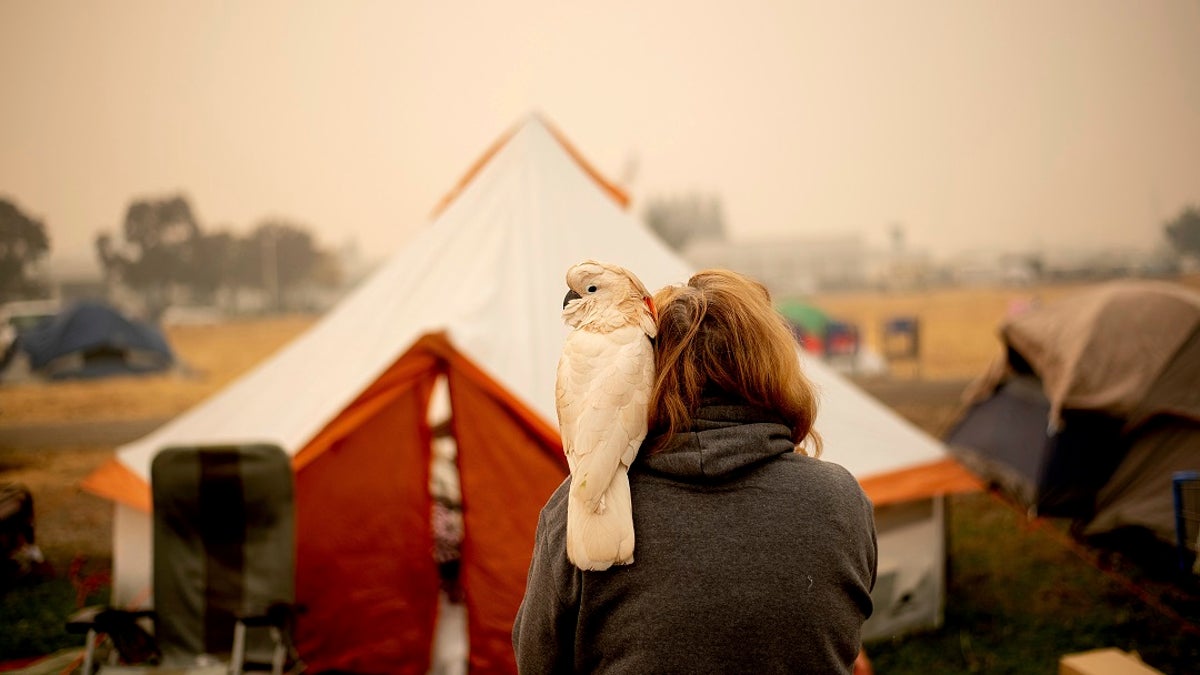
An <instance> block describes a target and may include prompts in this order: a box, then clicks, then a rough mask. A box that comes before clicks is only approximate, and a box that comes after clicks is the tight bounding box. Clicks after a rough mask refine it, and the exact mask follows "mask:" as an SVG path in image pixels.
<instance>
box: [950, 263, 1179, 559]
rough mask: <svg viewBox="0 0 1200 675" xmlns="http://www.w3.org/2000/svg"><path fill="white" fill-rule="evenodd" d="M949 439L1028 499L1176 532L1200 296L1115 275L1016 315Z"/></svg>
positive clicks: (1041, 507)
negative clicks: (1177, 480)
mask: <svg viewBox="0 0 1200 675" xmlns="http://www.w3.org/2000/svg"><path fill="white" fill-rule="evenodd" d="M1000 336H1001V339H1002V341H1003V343H1004V346H1005V352H1004V354H1003V356H1002V357H1001V358H1000V359H998V360H997V361H996V363H994V364H993V366H992V368H991V369H990V370H989V371H988V372H987V373H986V374H985V375H984V376H983V377H981V378H980V380H979V381H978V382H976V383H975V385H974V386H973V387H972V388H971V390H970V392H969V398H970V401H969V402H970V404H971V406H970V407H969V409H968V410H967V412H966V413H965V415H964V416H963V418H962V420H961V421H960V422H959V423H958V425H957V426H956V427H955V429H954V430H953V431H951V433H950V435H949V437H948V439H947V440H948V442H949V444H950V446H951V448H952V450H953V451H954V452H956V453H957V454H958V455H959V456H960V457H961V458H963V459H964V461H966V462H967V463H968V464H969V465H971V466H972V467H973V468H974V469H976V471H978V472H979V473H981V474H983V475H984V476H985V477H986V478H988V479H990V480H993V481H994V482H996V483H998V484H1000V485H1001V486H1002V487H1003V488H1005V489H1007V490H1008V491H1009V492H1011V493H1012V494H1013V496H1015V497H1016V498H1017V499H1018V500H1019V501H1021V502H1023V503H1025V505H1026V506H1028V507H1029V508H1030V509H1031V510H1034V511H1036V512H1039V513H1043V514H1048V515H1065V516H1071V517H1075V518H1078V519H1079V520H1080V522H1081V523H1086V525H1085V527H1084V532H1085V533H1086V534H1089V535H1098V534H1103V533H1106V532H1111V531H1113V530H1116V529H1119V528H1124V527H1141V528H1146V529H1148V530H1150V531H1151V532H1153V533H1154V535H1155V536H1156V537H1157V538H1159V539H1161V540H1163V541H1164V542H1170V543H1174V542H1175V520H1174V506H1173V500H1172V489H1171V480H1172V474H1173V473H1174V472H1175V471H1178V470H1186V469H1192V470H1195V469H1200V386H1197V385H1198V383H1200V293H1197V292H1196V291H1195V290H1192V289H1190V288H1187V287H1185V286H1182V285H1179V284H1173V283H1168V282H1157V281H1118V282H1111V283H1107V284H1102V285H1099V286H1097V287H1095V288H1092V289H1088V290H1084V291H1081V292H1079V293H1077V294H1074V295H1071V296H1068V297H1065V298H1062V299H1061V300H1059V301H1057V302H1055V303H1052V304H1048V305H1046V306H1044V307H1037V308H1034V309H1032V310H1029V311H1027V312H1025V313H1023V314H1020V315H1017V316H1015V317H1012V318H1010V319H1008V320H1007V321H1006V322H1005V323H1004V324H1003V325H1002V326H1001V328H1000Z"/></svg>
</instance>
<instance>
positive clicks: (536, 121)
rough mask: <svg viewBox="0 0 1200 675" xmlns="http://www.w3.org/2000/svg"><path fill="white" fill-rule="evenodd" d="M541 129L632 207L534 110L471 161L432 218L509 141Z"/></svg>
mask: <svg viewBox="0 0 1200 675" xmlns="http://www.w3.org/2000/svg"><path fill="white" fill-rule="evenodd" d="M539 130H540V131H541V132H543V133H546V134H548V135H549V136H550V137H551V138H552V139H553V140H554V141H555V142H556V143H558V145H559V146H561V147H562V149H563V150H564V151H566V153H567V155H568V156H570V158H571V159H572V160H573V161H574V162H575V163H576V164H577V165H579V168H580V169H583V172H584V173H585V174H587V175H588V177H589V178H591V179H592V180H593V181H595V183H596V184H597V185H598V186H599V187H600V189H601V190H603V191H604V192H605V193H606V194H607V195H608V196H609V197H610V198H611V199H612V200H613V201H614V202H616V203H617V204H618V205H619V206H620V207H621V208H622V209H626V208H628V207H629V201H630V199H629V195H628V194H627V193H626V192H625V191H624V190H623V189H621V188H620V187H619V186H618V185H617V184H616V183H614V182H612V181H610V180H608V179H607V178H605V177H604V176H603V175H601V174H600V172H599V171H597V170H596V168H595V167H593V166H592V165H591V164H590V163H589V162H588V161H587V159H586V158H584V156H583V155H581V154H580V153H579V151H578V150H576V149H575V146H574V145H572V144H571V142H570V141H569V140H567V137H566V136H564V135H563V134H562V132H561V131H559V130H558V127H556V126H555V125H554V123H553V122H551V121H550V119H549V117H547V116H546V115H545V113H543V112H541V111H540V110H533V111H530V112H528V113H526V114H525V115H524V116H523V117H522V119H521V120H520V121H519V122H517V123H516V124H514V125H512V126H511V127H509V128H508V130H507V131H505V132H504V133H503V134H501V135H500V137H499V138H497V139H496V140H495V141H493V142H492V145H491V146H489V147H488V149H487V150H485V151H484V153H483V154H482V155H480V157H479V159H477V160H475V163H474V164H472V165H471V167H470V168H469V169H467V172H466V173H465V174H463V177H462V178H460V179H459V181H458V183H457V184H455V186H454V187H453V188H452V189H451V190H450V192H448V193H446V195H445V196H444V197H442V199H441V200H440V201H439V202H438V203H437V206H435V207H434V209H433V212H432V213H431V214H430V220H436V219H437V218H438V216H440V215H441V214H442V213H444V212H445V211H446V209H447V208H449V206H450V204H452V203H454V200H455V199H457V198H458V195H460V194H462V192H463V191H464V190H466V189H467V186H469V185H470V184H471V183H472V182H473V181H474V180H475V178H476V177H477V176H478V175H479V174H480V172H482V171H483V169H484V168H485V167H486V166H487V165H488V164H490V163H491V161H492V159H493V158H494V157H495V156H496V155H498V154H499V153H500V152H501V151H503V150H504V149H505V148H506V147H508V145H509V144H510V143H512V142H513V141H514V140H515V139H517V138H518V137H521V136H525V135H527V134H530V133H537V132H538V131H539Z"/></svg>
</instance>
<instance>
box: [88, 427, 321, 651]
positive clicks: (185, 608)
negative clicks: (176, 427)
mask: <svg viewBox="0 0 1200 675" xmlns="http://www.w3.org/2000/svg"><path fill="white" fill-rule="evenodd" d="M150 489H151V493H152V496H153V502H154V514H153V519H154V543H153V557H154V584H153V586H154V609H153V610H146V611H136V610H135V611H129V610H120V609H111V608H91V609H89V610H84V611H83V612H80V613H79V614H77V615H76V616H75V617H72V619H71V620H70V621H69V622H68V630H71V631H72V632H77V633H84V632H86V633H87V649H86V651H85V656H84V665H83V670H82V673H83V674H84V675H90V674H91V673H92V667H93V664H94V662H95V661H96V656H95V655H96V648H97V643H98V642H100V640H98V637H99V636H100V635H101V634H104V636H106V637H107V638H108V639H109V640H110V642H111V645H112V647H113V648H112V649H111V650H110V658H109V661H110V663H109V664H107V665H105V666H104V667H102V668H101V672H104V673H123V672H130V673H133V672H137V673H146V672H171V673H189V674H191V673H205V674H207V673H213V674H216V673H233V674H234V675H238V674H240V673H242V672H243V671H244V670H265V667H264V666H269V667H270V670H271V672H272V673H275V674H276V675H279V674H280V673H283V672H284V670H285V668H287V669H288V671H289V672H299V670H301V669H302V667H303V666H302V664H301V663H300V661H299V659H298V658H297V656H296V654H295V650H294V649H293V647H292V644H291V627H292V623H293V621H294V616H295V614H294V607H293V599H294V593H295V591H294V589H295V583H294V578H295V515H294V513H295V511H294V505H293V476H292V469H291V462H290V461H289V458H288V456H287V455H286V454H285V453H284V452H283V450H281V449H280V448H278V447H276V446H273V445H236V446H234V445H231V446H210V447H173V448H167V449H164V450H162V451H161V452H159V453H158V455H156V456H155V458H154V461H153V463H152V465H151V469H150ZM147 623H149V626H146V624H147ZM147 628H149V629H150V630H147Z"/></svg>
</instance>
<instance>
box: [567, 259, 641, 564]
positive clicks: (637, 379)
mask: <svg viewBox="0 0 1200 675" xmlns="http://www.w3.org/2000/svg"><path fill="white" fill-rule="evenodd" d="M567 286H568V287H569V288H570V291H569V292H568V293H567V296H566V298H564V299H563V311H562V316H563V321H564V322H565V323H566V324H567V325H568V326H570V327H571V329H572V330H571V332H570V333H569V334H568V335H567V338H566V341H565V343H564V345H563V351H562V356H561V357H560V358H559V361H558V382H557V386H556V388H555V389H556V391H555V394H556V400H557V405H558V425H559V429H560V430H561V432H562V443H563V451H564V452H565V453H566V455H567V464H568V465H569V466H570V468H571V488H570V493H569V496H568V498H567V557H568V558H569V559H570V560H571V562H572V563H574V564H575V565H576V566H577V567H579V568H580V569H584V570H604V569H608V567H609V566H611V565H613V564H618V565H622V564H628V563H631V562H633V505H632V503H631V501H630V496H629V477H628V474H627V472H628V470H629V465H630V464H632V463H633V460H634V458H635V457H637V453H638V448H639V447H641V444H642V440H643V439H644V438H645V437H646V425H647V407H648V404H649V401H650V388H651V387H652V386H653V384H654V350H653V346H652V345H651V343H650V340H651V339H652V338H653V337H654V335H655V333H656V332H657V326H656V324H655V312H654V303H653V301H652V300H651V298H650V294H649V293H648V292H646V287H645V286H643V285H642V282H641V281H639V280H638V278H637V277H636V276H634V275H633V274H631V273H630V272H629V271H627V270H625V269H624V268H621V267H618V266H616V265H608V264H605V263H599V262H596V261H594V260H585V261H584V262H581V263H579V264H578V265H574V266H572V267H571V268H570V269H569V270H567Z"/></svg>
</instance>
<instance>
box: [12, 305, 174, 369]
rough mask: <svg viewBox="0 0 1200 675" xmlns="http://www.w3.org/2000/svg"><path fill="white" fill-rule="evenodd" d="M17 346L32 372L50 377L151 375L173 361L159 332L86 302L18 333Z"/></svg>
mask: <svg viewBox="0 0 1200 675" xmlns="http://www.w3.org/2000/svg"><path fill="white" fill-rule="evenodd" d="M16 348H17V350H18V351H19V352H23V353H24V354H26V355H27V356H28V359H29V367H30V369H31V370H32V371H33V372H35V373H38V374H41V375H45V376H46V377H50V378H52V379H73V378H96V377H105V376H109V375H124V374H140V373H154V372H160V371H163V370H166V369H168V368H170V367H171V366H172V365H173V364H174V363H175V356H174V354H173V353H172V351H171V347H170V346H169V345H168V344H167V340H166V338H165V337H163V334H162V333H161V332H160V331H159V330H158V329H157V328H155V327H154V326H152V325H150V324H148V323H145V322H142V321H138V320H135V319H130V318H128V317H126V316H124V315H123V314H121V313H120V312H118V311H117V310H116V309H114V308H113V307H112V306H110V305H108V304H105V303H102V302H98V301H90V300H89V301H82V302H78V303H76V304H74V305H72V306H70V307H68V308H67V309H65V310H63V311H61V312H59V313H58V314H56V315H55V316H54V317H53V318H51V319H48V320H44V321H42V322H40V323H39V324H37V325H36V326H34V327H33V328H30V329H28V330H26V331H23V332H21V333H20V334H18V336H17V340H16Z"/></svg>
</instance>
